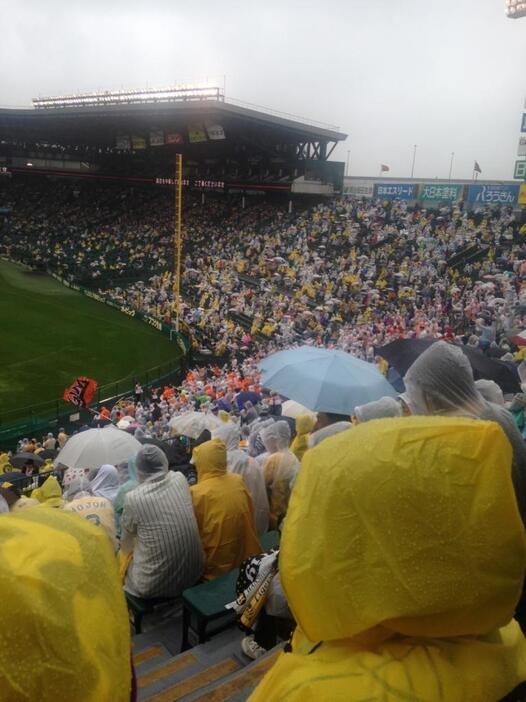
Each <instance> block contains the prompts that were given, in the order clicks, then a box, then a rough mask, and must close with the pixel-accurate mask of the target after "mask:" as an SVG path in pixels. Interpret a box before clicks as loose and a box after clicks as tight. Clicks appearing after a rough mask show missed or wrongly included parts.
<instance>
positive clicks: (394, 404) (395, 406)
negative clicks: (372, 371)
mask: <svg viewBox="0 0 526 702" xmlns="http://www.w3.org/2000/svg"><path fill="white" fill-rule="evenodd" d="M354 416H355V417H356V420H357V422H358V423H359V424H363V423H364V422H370V421H371V419H383V418H386V417H401V416H402V406H401V405H400V403H399V402H398V401H397V400H395V399H394V398H393V397H381V398H380V399H379V400H375V401H374V402H368V403H367V404H365V405H358V407H355V409H354Z"/></svg>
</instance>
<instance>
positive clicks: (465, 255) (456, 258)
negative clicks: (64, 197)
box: [447, 244, 490, 268]
mask: <svg viewBox="0 0 526 702" xmlns="http://www.w3.org/2000/svg"><path fill="white" fill-rule="evenodd" d="M489 249H490V247H489V246H488V245H487V244H483V245H482V246H479V245H478V244H470V245H469V246H466V247H465V248H463V249H461V250H460V251H459V252H457V253H456V254H454V255H453V256H450V258H448V260H447V266H448V268H460V267H462V268H463V267H464V266H466V265H467V264H468V263H475V261H478V260H479V259H481V258H484V257H486V256H487V255H488V251H489Z"/></svg>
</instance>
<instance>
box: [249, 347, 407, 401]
mask: <svg viewBox="0 0 526 702" xmlns="http://www.w3.org/2000/svg"><path fill="white" fill-rule="evenodd" d="M259 368H260V370H261V385H263V387H266V388H269V389H270V390H274V391H275V392H278V393H279V394H280V395H284V396H285V397H287V398H289V399H291V400H296V402H299V403H301V404H302V405H304V406H305V407H307V408H308V409H310V410H313V411H316V412H331V413H333V414H346V415H351V414H353V412H354V408H355V407H357V406H358V405H365V404H366V403H367V402H372V401H373V400H379V399H380V398H381V397H385V396H388V397H396V396H397V393H396V391H395V390H394V388H393V387H392V385H391V384H390V383H388V382H387V380H386V379H385V378H384V376H383V375H382V374H381V373H380V371H379V370H378V369H377V368H376V366H374V365H373V364H371V363H366V362H365V361H361V360H360V359H359V358H355V357H354V356H351V355H350V354H349V353H345V352H344V351H337V350H334V349H324V348H316V347H312V346H300V347H299V348H297V349H289V350H288V351H278V353H273V354H271V355H270V356H267V358H264V359H263V360H262V361H261V362H260V363H259Z"/></svg>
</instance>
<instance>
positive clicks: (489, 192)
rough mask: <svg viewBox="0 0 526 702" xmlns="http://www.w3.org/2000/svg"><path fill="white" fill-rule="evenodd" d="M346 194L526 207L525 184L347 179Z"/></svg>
mask: <svg viewBox="0 0 526 702" xmlns="http://www.w3.org/2000/svg"><path fill="white" fill-rule="evenodd" d="M343 194H344V195H352V196H353V197H365V198H374V199H378V200H405V201H407V202H410V203H412V204H414V203H417V202H419V203H421V204H422V205H424V206H427V207H429V206H439V205H444V204H448V205H451V204H454V203H460V202H463V203H465V204H466V205H467V206H468V207H469V208H475V207H484V206H486V205H507V206H509V207H513V208H517V209H518V208H520V207H523V206H525V205H526V183H519V182H516V181H515V182H513V181H495V180H476V181H473V180H455V181H439V180H437V179H431V178H428V179H418V180H416V179H411V178H405V179H404V178H400V179H396V178H358V177H354V176H352V177H351V176H349V177H346V178H344V186H343Z"/></svg>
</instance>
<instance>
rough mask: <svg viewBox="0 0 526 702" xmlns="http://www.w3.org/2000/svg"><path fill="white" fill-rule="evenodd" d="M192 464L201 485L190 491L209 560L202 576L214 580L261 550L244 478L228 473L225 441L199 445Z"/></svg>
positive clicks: (194, 486)
mask: <svg viewBox="0 0 526 702" xmlns="http://www.w3.org/2000/svg"><path fill="white" fill-rule="evenodd" d="M193 461H194V463H195V466H196V468H197V480H198V482H197V485H192V487H191V488H190V491H191V493H192V502H193V505H194V512H195V516H196V519H197V525H198V527H199V534H200V536H201V542H202V544H203V549H204V552H205V558H206V565H205V571H204V574H203V577H204V579H205V580H212V579H213V578H217V577H218V576H219V575H223V574H224V573H228V572H229V571H231V570H232V569H233V568H236V567H237V566H239V565H240V564H241V562H242V561H244V560H245V558H248V557H249V556H253V555H254V554H256V553H260V552H261V550H262V549H261V546H260V545H259V541H258V538H257V536H256V528H255V522H254V511H253V507H252V500H251V498H250V495H249V493H248V490H247V488H246V487H245V483H244V481H243V478H242V477H241V476H240V475H235V474H234V473H229V472H227V469H226V464H227V455H226V446H225V444H224V442H223V441H221V439H212V441H207V442H205V443H204V444H201V446H197V447H196V448H195V449H194V452H193Z"/></svg>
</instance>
